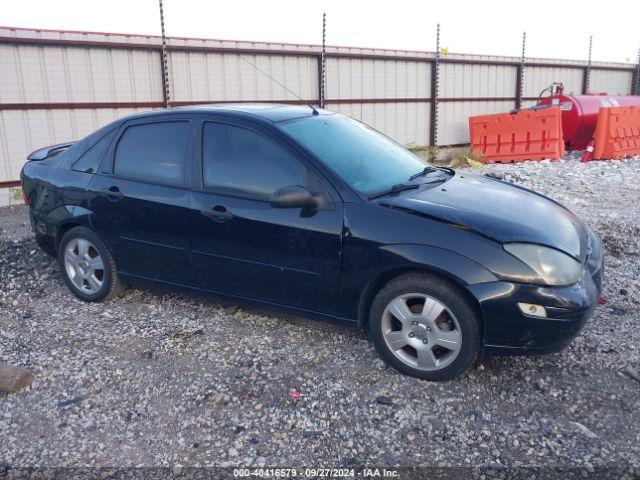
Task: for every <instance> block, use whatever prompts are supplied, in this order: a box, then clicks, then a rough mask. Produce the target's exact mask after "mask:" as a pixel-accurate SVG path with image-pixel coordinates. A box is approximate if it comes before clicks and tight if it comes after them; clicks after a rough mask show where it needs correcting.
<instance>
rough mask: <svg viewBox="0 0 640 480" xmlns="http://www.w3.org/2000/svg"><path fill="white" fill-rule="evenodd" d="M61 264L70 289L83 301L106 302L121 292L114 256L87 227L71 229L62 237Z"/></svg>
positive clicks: (60, 247)
mask: <svg viewBox="0 0 640 480" xmlns="http://www.w3.org/2000/svg"><path fill="white" fill-rule="evenodd" d="M58 262H59V263H60V269H61V270H62V276H63V278H64V280H65V282H66V283H67V286H68V287H69V288H70V289H71V291H72V292H73V293H74V294H75V295H76V296H77V297H78V298H80V299H82V300H84V301H87V302H100V301H103V300H107V299H109V298H111V297H113V296H114V295H116V294H117V293H119V291H120V290H121V284H120V281H119V279H118V273H117V272H118V270H117V268H116V264H115V261H114V259H113V256H112V255H111V252H110V251H109V249H108V248H107V247H106V245H105V244H104V242H103V241H102V240H101V239H100V237H98V236H97V235H96V234H95V233H94V232H92V231H91V230H90V229H88V228H86V227H75V228H72V229H71V230H69V231H68V232H66V233H65V234H64V235H63V237H62V239H61V240H60V245H59V247H58Z"/></svg>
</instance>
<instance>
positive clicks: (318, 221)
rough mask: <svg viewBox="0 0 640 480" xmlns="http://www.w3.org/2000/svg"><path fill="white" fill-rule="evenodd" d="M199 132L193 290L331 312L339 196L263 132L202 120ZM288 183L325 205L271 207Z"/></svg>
mask: <svg viewBox="0 0 640 480" xmlns="http://www.w3.org/2000/svg"><path fill="white" fill-rule="evenodd" d="M200 132H201V133H200V136H201V142H197V143H198V144H199V148H198V150H199V151H198V152H196V155H195V156H196V157H198V156H199V157H200V159H201V170H200V172H199V173H200V174H201V178H199V179H198V180H197V182H198V183H199V185H197V188H195V191H194V192H193V197H192V204H191V209H192V212H191V221H190V228H191V231H192V248H193V251H192V258H193V265H194V271H195V275H196V280H197V282H198V283H199V285H200V286H201V287H202V288H205V289H207V290H210V291H214V292H219V293H225V294H232V295H236V296H240V297H245V298H250V299H256V300H261V301H266V302H271V303H276V304H280V305H287V306H292V307H298V308H302V309H306V310H312V311H318V312H323V313H336V304H337V293H338V281H339V273H340V253H341V233H342V225H343V215H342V202H340V201H337V199H338V198H339V197H338V195H337V194H336V193H335V192H333V191H332V189H331V188H330V187H329V186H328V184H327V183H326V181H325V180H320V178H321V177H320V175H319V174H318V173H317V172H316V171H315V170H314V169H313V167H311V166H310V165H308V164H306V163H305V161H304V160H303V159H302V158H301V157H300V156H299V154H297V153H296V152H295V150H293V149H292V148H291V147H290V146H288V145H287V144H286V143H285V142H283V141H282V140H280V139H278V138H276V137H275V136H273V134H271V135H270V134H269V131H267V130H263V129H261V128H260V127H253V126H251V125H248V124H242V123H225V122H223V121H204V122H203V123H202V124H201V126H200ZM200 146H201V148H200ZM195 176H196V175H194V177H195ZM291 185H302V186H305V187H306V188H308V189H309V190H312V191H315V192H317V193H320V194H321V195H323V198H324V200H325V201H324V206H323V207H322V208H320V209H317V210H314V211H307V210H303V209H300V208H291V209H279V208H274V207H272V206H271V205H270V203H269V198H270V196H271V194H272V193H273V192H274V191H276V190H278V189H280V188H282V187H285V186H291Z"/></svg>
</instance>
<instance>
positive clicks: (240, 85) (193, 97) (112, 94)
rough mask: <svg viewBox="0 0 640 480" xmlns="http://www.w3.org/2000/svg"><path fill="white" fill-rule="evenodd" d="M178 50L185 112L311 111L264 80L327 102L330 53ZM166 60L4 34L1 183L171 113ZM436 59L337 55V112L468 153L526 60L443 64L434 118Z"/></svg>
mask: <svg viewBox="0 0 640 480" xmlns="http://www.w3.org/2000/svg"><path fill="white" fill-rule="evenodd" d="M168 46H169V54H168V64H169V83H170V87H171V89H170V90H171V92H170V96H171V102H172V104H174V105H180V104H190V103H206V102H224V101H233V102H236V101H239V102H243V101H275V102H288V103H300V101H299V100H298V99H297V98H296V96H295V95H293V94H292V93H290V92H288V91H287V90H286V89H284V88H282V87H281V86H279V85H278V84H277V83H275V82H273V81H271V80H270V79H269V78H268V77H267V76H266V75H264V74H263V73H261V72H260V71H259V70H262V71H264V72H266V73H268V74H269V75H271V76H272V77H274V78H275V79H277V80H278V81H279V82H281V83H282V84H284V85H286V86H287V87H288V88H289V89H290V90H293V91H295V92H297V94H298V95H299V96H301V97H302V99H303V101H304V102H305V103H306V102H308V103H314V104H317V103H318V101H319V94H320V89H319V68H320V57H319V53H320V49H319V47H318V46H314V45H290V44H269V43H255V42H236V41H222V40H203V39H190V38H171V39H169V42H168ZM160 59H161V56H160V39H159V38H157V37H149V36H137V35H120V34H101V33H83V32H63V31H46V30H24V29H11V28H0V85H1V88H0V182H6V181H10V180H16V179H17V178H18V174H19V171H20V168H21V166H22V164H23V162H24V159H25V158H26V156H27V155H28V154H29V153H30V152H31V151H32V150H34V149H36V148H38V147H42V146H46V145H50V144H54V143H59V142H63V141H67V140H73V139H78V138H81V137H82V136H84V135H86V134H87V133H89V132H91V131H93V130H95V129H96V128H98V127H99V126H101V125H104V124H106V123H108V122H110V121H112V120H113V119H115V118H118V117H120V116H124V115H127V114H130V113H132V112H135V111H139V110H148V109H152V108H161V107H162V105H163V101H164V96H163V95H164V94H163V82H162V76H161V61H160ZM433 60H434V54H433V53H428V52H412V51H398V50H381V49H364V48H347V47H329V48H328V49H327V60H326V92H325V99H326V105H327V108H328V109H330V110H334V111H337V112H342V113H345V114H347V115H350V116H352V117H355V118H357V119H360V120H362V121H363V122H365V123H368V124H370V125H372V126H373V127H374V128H376V129H378V130H380V131H382V132H383V133H385V134H387V135H389V136H391V137H392V138H394V139H395V140H397V141H398V142H400V143H402V144H405V145H413V146H426V145H429V144H430V142H431V137H432V134H434V133H433V129H434V125H432V124H433V123H434V122H433V120H434V119H435V120H436V122H437V127H438V128H437V136H436V143H437V145H454V144H464V143H466V142H468V140H469V138H468V117H469V116H470V115H476V114H483V113H492V112H502V111H507V110H510V109H512V108H514V107H515V104H516V95H517V84H518V78H519V73H518V72H519V68H520V67H519V63H520V62H519V59H517V58H512V57H490V56H482V55H456V54H451V55H443V56H442V57H441V63H440V70H439V94H438V104H437V116H434V115H433V111H432V109H433V106H434V99H433V91H432V90H433V83H434V82H433V81H434V78H432V77H433ZM256 67H257V68H256ZM585 67H586V65H585V64H584V63H582V62H572V61H561V60H541V59H527V64H526V67H525V69H524V89H523V92H522V100H523V105H524V106H527V105H530V104H532V103H533V101H534V98H535V97H537V95H538V93H539V92H540V90H542V89H543V88H544V87H546V86H547V85H549V84H550V83H551V82H554V81H561V82H563V83H564V84H565V86H566V90H567V91H574V92H580V91H581V89H582V88H583V80H584V77H583V75H584V72H585ZM632 79H633V66H632V65H628V64H605V63H596V64H593V69H592V70H591V74H590V87H591V90H593V91H598V92H599V91H607V92H609V93H612V94H618V93H629V92H630V90H631V84H632ZM6 192H7V190H6V189H0V194H2V195H4V194H5V193H6ZM1 203H3V199H2V197H1V196H0V204H1Z"/></svg>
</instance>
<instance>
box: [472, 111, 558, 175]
mask: <svg viewBox="0 0 640 480" xmlns="http://www.w3.org/2000/svg"><path fill="white" fill-rule="evenodd" d="M469 133H470V137H471V151H472V152H481V153H482V155H483V158H482V159H480V161H481V162H482V163H496V162H497V163H510V162H522V161H524V160H543V159H545V158H560V157H562V156H563V155H564V140H563V139H562V120H561V117H560V108H558V107H552V108H545V109H541V110H520V111H518V112H516V113H514V114H511V113H496V114H493V115H478V116H475V117H469Z"/></svg>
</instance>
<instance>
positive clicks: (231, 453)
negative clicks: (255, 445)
mask: <svg viewBox="0 0 640 480" xmlns="http://www.w3.org/2000/svg"><path fill="white" fill-rule="evenodd" d="M228 455H229V457H237V456H238V450H236V449H235V448H233V447H231V448H230V449H229V453H228Z"/></svg>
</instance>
